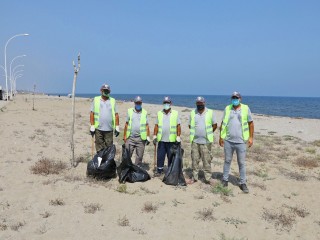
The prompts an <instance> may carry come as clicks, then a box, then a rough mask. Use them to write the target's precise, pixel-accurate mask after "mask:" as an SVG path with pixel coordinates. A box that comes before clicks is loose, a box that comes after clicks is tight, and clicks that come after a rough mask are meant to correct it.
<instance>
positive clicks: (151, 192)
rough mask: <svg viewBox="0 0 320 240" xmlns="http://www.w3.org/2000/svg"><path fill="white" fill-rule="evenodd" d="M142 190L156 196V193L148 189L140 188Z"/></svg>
mask: <svg viewBox="0 0 320 240" xmlns="http://www.w3.org/2000/svg"><path fill="white" fill-rule="evenodd" d="M140 190H142V191H144V192H145V193H147V194H156V192H155V191H151V190H149V189H148V188H146V187H144V186H140Z"/></svg>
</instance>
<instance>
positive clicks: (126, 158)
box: [117, 145, 150, 183]
mask: <svg viewBox="0 0 320 240" xmlns="http://www.w3.org/2000/svg"><path fill="white" fill-rule="evenodd" d="M117 171H118V176H119V182H120V183H125V182H130V183H134V182H145V181H148V180H149V179H150V175H149V174H148V172H147V171H146V170H144V169H142V168H141V167H139V166H137V165H135V164H133V163H132V161H131V157H130V153H129V150H128V149H126V148H125V146H124V145H122V159H121V163H120V165H119V167H118V168H117Z"/></svg>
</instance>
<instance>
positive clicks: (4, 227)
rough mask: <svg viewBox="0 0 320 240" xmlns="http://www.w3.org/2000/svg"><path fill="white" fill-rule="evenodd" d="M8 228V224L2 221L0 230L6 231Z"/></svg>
mask: <svg viewBox="0 0 320 240" xmlns="http://www.w3.org/2000/svg"><path fill="white" fill-rule="evenodd" d="M7 229H8V226H7V225H6V224H5V223H0V231H5V230H7Z"/></svg>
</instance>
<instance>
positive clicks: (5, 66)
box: [4, 33, 29, 101]
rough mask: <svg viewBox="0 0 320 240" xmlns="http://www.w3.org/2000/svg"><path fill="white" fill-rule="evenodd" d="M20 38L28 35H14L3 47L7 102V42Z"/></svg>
mask: <svg viewBox="0 0 320 240" xmlns="http://www.w3.org/2000/svg"><path fill="white" fill-rule="evenodd" d="M20 36H29V34H28V33H22V34H17V35H14V36H13V37H11V38H9V40H8V41H7V42H6V45H5V46H4V71H5V75H6V92H7V94H6V95H7V101H8V100H9V99H8V71H7V46H8V44H9V42H10V41H11V40H12V39H14V38H15V37H20Z"/></svg>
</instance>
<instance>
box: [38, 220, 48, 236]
mask: <svg viewBox="0 0 320 240" xmlns="http://www.w3.org/2000/svg"><path fill="white" fill-rule="evenodd" d="M47 231H48V227H47V226H46V224H45V223H44V224H42V225H41V226H40V227H39V228H38V229H37V231H36V233H38V234H45V233H46V232H47Z"/></svg>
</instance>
